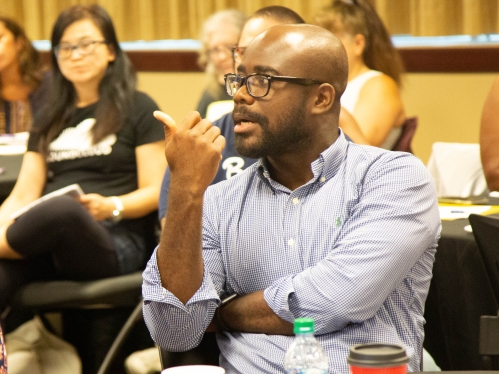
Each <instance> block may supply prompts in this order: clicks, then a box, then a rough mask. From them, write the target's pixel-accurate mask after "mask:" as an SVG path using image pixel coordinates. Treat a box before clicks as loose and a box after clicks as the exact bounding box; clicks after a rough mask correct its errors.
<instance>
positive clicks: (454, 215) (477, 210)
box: [439, 205, 491, 220]
mask: <svg viewBox="0 0 499 374" xmlns="http://www.w3.org/2000/svg"><path fill="white" fill-rule="evenodd" d="M490 208H491V206H490V205H471V206H462V205H459V206H440V207H439V210H440V219H441V220H453V219H459V218H468V216H469V215H470V214H472V213H474V214H482V213H483V212H486V211H487V210H489V209H490Z"/></svg>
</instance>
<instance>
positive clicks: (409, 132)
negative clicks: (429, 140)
mask: <svg viewBox="0 0 499 374" xmlns="http://www.w3.org/2000/svg"><path fill="white" fill-rule="evenodd" d="M417 127H418V117H408V118H406V120H405V122H404V124H403V125H402V132H401V133H400V136H399V138H398V139H397V142H396V143H395V145H394V146H393V148H392V151H400V152H409V153H413V152H412V147H411V143H412V138H413V137H414V134H415V133H416V129H417Z"/></svg>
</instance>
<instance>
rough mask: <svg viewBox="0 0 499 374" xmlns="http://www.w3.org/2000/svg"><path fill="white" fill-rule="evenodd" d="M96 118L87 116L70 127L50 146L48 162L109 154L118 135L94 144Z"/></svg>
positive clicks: (112, 135)
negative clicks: (93, 130)
mask: <svg viewBox="0 0 499 374" xmlns="http://www.w3.org/2000/svg"><path fill="white" fill-rule="evenodd" d="M94 124H95V118H87V119H86V120H84V121H82V122H80V123H79V124H78V125H77V126H76V127H68V128H67V129H65V130H63V131H62V132H61V134H60V135H59V136H58V137H57V139H55V140H54V141H53V142H52V143H50V146H49V152H50V153H49V157H48V159H47V161H48V162H54V161H64V160H74V159H76V158H84V157H92V156H102V155H108V154H110V153H111V151H112V146H113V144H114V143H116V135H115V134H111V135H108V136H106V137H105V138H104V139H102V140H101V141H100V142H99V143H97V144H92V132H91V130H92V127H93V126H94Z"/></svg>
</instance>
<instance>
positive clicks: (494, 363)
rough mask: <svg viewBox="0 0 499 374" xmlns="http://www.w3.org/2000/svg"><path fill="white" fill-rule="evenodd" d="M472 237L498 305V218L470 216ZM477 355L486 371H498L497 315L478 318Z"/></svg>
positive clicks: (498, 322)
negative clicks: (480, 357)
mask: <svg viewBox="0 0 499 374" xmlns="http://www.w3.org/2000/svg"><path fill="white" fill-rule="evenodd" d="M469 221H470V224H471V228H472V230H473V235H474V236H475V240H476V243H477V246H478V250H479V252H480V255H481V257H482V260H483V263H484V265H485V269H486V272H487V276H488V278H489V281H490V284H491V286H492V289H493V291H494V294H495V297H496V301H498V303H499V218H495V217H491V216H480V215H478V214H471V215H470V216H469ZM479 337H480V338H479V354H480V356H482V361H483V363H484V366H485V368H486V369H487V370H499V313H498V315H495V316H481V317H480V333H479Z"/></svg>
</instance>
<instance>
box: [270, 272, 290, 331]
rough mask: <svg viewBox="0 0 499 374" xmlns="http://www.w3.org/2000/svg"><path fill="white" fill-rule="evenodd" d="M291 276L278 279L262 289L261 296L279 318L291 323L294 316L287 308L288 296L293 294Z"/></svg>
mask: <svg viewBox="0 0 499 374" xmlns="http://www.w3.org/2000/svg"><path fill="white" fill-rule="evenodd" d="M294 292H295V289H294V286H293V278H291V277H285V278H281V279H278V280H277V281H276V282H274V283H273V284H272V285H271V286H270V287H268V288H266V289H265V290H264V291H263V297H264V299H265V301H266V303H267V304H268V306H269V307H270V309H272V311H273V312H274V313H275V314H276V315H277V316H278V317H279V318H281V319H283V320H285V321H288V322H290V323H293V322H294V320H295V316H294V315H293V313H292V312H291V310H290V308H289V298H290V296H291V295H292V294H294Z"/></svg>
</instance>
